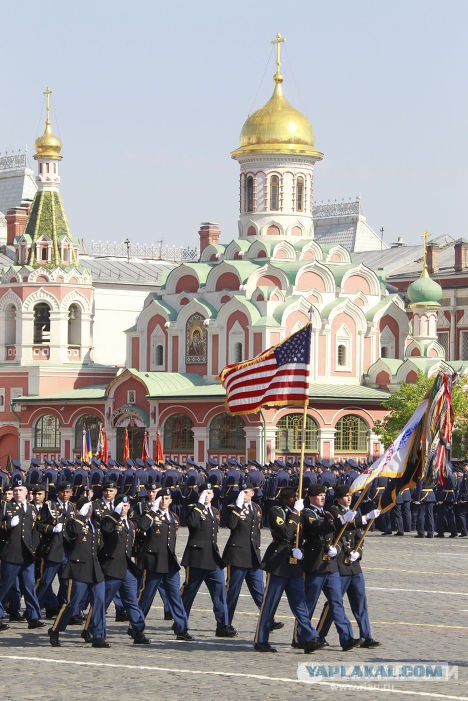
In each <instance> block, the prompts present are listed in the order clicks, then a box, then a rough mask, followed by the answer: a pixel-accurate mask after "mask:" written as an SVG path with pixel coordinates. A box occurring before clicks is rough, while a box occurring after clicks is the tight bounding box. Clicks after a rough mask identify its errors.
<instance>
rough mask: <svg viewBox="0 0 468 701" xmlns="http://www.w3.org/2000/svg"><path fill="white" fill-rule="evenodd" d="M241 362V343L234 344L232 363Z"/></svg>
mask: <svg viewBox="0 0 468 701" xmlns="http://www.w3.org/2000/svg"><path fill="white" fill-rule="evenodd" d="M241 360H243V351H242V343H239V342H236V343H234V362H235V363H240V362H241Z"/></svg>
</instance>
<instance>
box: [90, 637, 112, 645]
mask: <svg viewBox="0 0 468 701" xmlns="http://www.w3.org/2000/svg"><path fill="white" fill-rule="evenodd" d="M93 647H110V643H108V642H107V640H106V639H105V638H96V640H93Z"/></svg>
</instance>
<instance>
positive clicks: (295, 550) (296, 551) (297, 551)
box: [292, 548, 304, 560]
mask: <svg viewBox="0 0 468 701" xmlns="http://www.w3.org/2000/svg"><path fill="white" fill-rule="evenodd" d="M292 556H293V557H295V558H296V560H303V559H304V553H303V552H302V550H301V549H300V548H293V551H292Z"/></svg>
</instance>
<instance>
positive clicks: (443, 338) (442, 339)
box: [437, 331, 450, 360]
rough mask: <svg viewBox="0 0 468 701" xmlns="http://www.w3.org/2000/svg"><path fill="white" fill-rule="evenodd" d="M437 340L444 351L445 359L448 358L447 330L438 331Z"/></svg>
mask: <svg viewBox="0 0 468 701" xmlns="http://www.w3.org/2000/svg"><path fill="white" fill-rule="evenodd" d="M437 340H438V341H439V343H440V345H441V346H442V348H443V349H444V351H445V360H450V333H449V332H448V331H438V333H437Z"/></svg>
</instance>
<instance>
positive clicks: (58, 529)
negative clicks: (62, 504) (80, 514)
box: [52, 523, 63, 533]
mask: <svg viewBox="0 0 468 701" xmlns="http://www.w3.org/2000/svg"><path fill="white" fill-rule="evenodd" d="M62 531H63V523H57V524H56V525H55V526H54V527H53V528H52V533H61V532H62Z"/></svg>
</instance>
